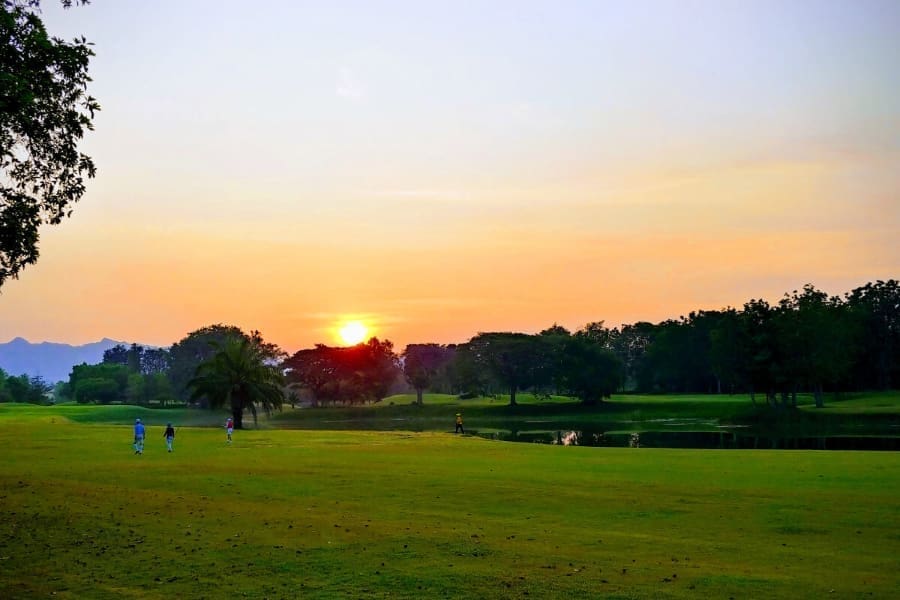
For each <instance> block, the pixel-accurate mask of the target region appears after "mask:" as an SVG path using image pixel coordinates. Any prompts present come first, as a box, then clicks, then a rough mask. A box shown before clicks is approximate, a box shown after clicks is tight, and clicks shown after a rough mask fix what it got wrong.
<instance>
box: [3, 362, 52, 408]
mask: <svg viewBox="0 0 900 600" xmlns="http://www.w3.org/2000/svg"><path fill="white" fill-rule="evenodd" d="M52 390H53V386H52V385H50V384H49V383H47V382H46V381H44V379H43V377H40V376H34V377H29V376H28V375H7V373H6V372H5V371H4V370H3V369H0V402H27V403H29V404H48V403H49V402H50V401H51V398H50V396H49V393H50V392H51V391H52Z"/></svg>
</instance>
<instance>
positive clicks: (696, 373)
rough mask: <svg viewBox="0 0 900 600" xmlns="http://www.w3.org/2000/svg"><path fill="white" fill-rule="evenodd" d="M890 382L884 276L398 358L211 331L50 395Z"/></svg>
mask: <svg viewBox="0 0 900 600" xmlns="http://www.w3.org/2000/svg"><path fill="white" fill-rule="evenodd" d="M0 379H3V378H0ZM12 379H15V381H14V382H12V383H10V381H11V380H12ZM404 379H405V382H404ZM26 383H28V385H30V386H31V388H30V389H35V390H37V389H43V388H42V385H43V386H44V387H46V384H42V382H40V381H30V380H28V378H27V377H26V378H24V379H23V378H22V377H19V378H5V379H3V381H2V382H0V399H3V398H7V399H22V398H35V399H36V398H37V397H38V394H37V393H36V392H24V391H21V390H23V389H24V387H23V386H24V385H25V384H26ZM898 383H900V283H898V282H897V281H895V280H889V281H877V282H875V283H869V284H866V285H865V286H862V287H859V288H857V289H854V290H853V291H851V292H849V293H847V294H845V295H844V296H843V297H836V296H828V295H827V294H825V293H824V292H822V291H820V290H818V289H816V288H815V287H813V286H812V285H807V286H805V287H804V288H803V289H802V290H799V291H794V292H791V293H789V294H785V295H784V297H783V298H782V299H781V301H779V302H778V303H776V304H769V303H768V302H766V301H765V300H750V301H749V302H747V303H746V304H744V306H743V308H742V309H735V308H726V309H722V310H717V311H698V312H692V313H690V314H689V315H688V316H687V317H681V318H680V319H670V320H666V321H663V322H660V323H656V324H653V323H648V322H638V323H634V324H628V325H623V326H622V327H617V328H607V327H606V326H605V325H604V323H603V322H602V321H598V322H594V323H589V324H587V325H585V326H584V327H583V328H581V329H580V330H578V331H575V332H570V331H568V330H567V329H565V328H563V327H560V326H559V325H553V326H552V327H549V328H548V329H545V330H544V331H541V332H540V333H537V334H526V333H515V332H488V333H479V334H478V335H476V336H474V337H473V338H472V339H470V340H469V341H468V342H466V343H463V344H451V345H441V344H435V343H421V344H410V345H408V346H407V347H406V348H405V349H404V351H403V352H402V353H400V354H399V355H398V354H397V353H396V352H395V351H394V346H393V344H392V343H391V342H390V341H389V340H379V339H378V338H374V337H373V338H371V339H370V340H369V341H368V342H364V343H360V344H357V345H355V346H350V347H332V346H326V345H323V344H318V345H316V346H315V347H313V348H309V349H304V350H300V351H299V352H296V353H294V354H293V355H291V356H287V355H286V354H285V353H284V352H282V351H281V350H280V349H279V348H278V346H276V345H274V344H271V343H268V342H266V341H264V340H263V338H262V335H261V334H260V333H259V332H258V331H253V332H251V333H249V334H246V333H244V332H243V331H242V330H241V329H239V328H237V327H233V326H228V325H221V324H218V325H210V326H208V327H203V328H201V329H198V330H196V331H193V332H191V333H189V334H188V335H187V336H185V337H184V338H183V339H181V340H180V341H178V342H176V343H175V344H173V345H172V347H171V348H169V349H160V348H145V347H142V346H139V345H136V344H132V345H131V346H130V347H128V346H124V345H119V346H116V347H114V348H111V349H109V350H107V351H106V352H105V353H104V357H103V362H102V363H100V364H97V365H86V364H83V365H78V366H76V367H74V368H73V370H72V373H71V375H70V377H69V381H68V382H66V383H65V384H64V385H63V386H62V387H61V389H60V390H58V395H61V396H63V397H64V398H69V399H73V400H76V401H78V402H93V403H111V402H123V403H124V402H127V403H134V404H144V405H160V406H165V405H167V404H170V403H173V402H176V403H185V404H194V405H198V406H200V407H221V406H226V407H228V408H229V410H231V411H232V414H233V415H234V417H235V420H236V422H237V423H238V424H240V423H241V418H240V415H242V414H243V413H244V411H250V412H251V414H253V416H254V418H255V416H256V409H257V407H259V408H262V409H263V410H265V411H267V412H268V411H269V410H271V409H273V408H279V407H280V406H281V403H282V402H283V401H284V400H285V399H287V400H288V401H289V402H291V404H296V403H297V402H298V401H299V400H300V399H301V398H305V399H307V400H308V402H309V403H310V404H311V405H313V406H323V405H353V404H365V403H371V402H379V401H381V400H382V399H384V398H385V397H387V396H388V395H390V394H391V393H395V392H396V391H398V386H401V387H402V386H405V387H404V389H405V390H414V391H415V392H416V399H417V402H418V403H419V404H421V403H422V402H423V396H424V393H425V392H442V393H452V394H457V395H459V396H460V397H462V398H468V397H474V396H483V395H499V394H504V395H506V396H508V398H509V403H510V404H512V405H515V404H516V403H517V395H518V394H519V393H520V392H523V391H527V392H530V393H532V394H537V395H545V396H546V395H550V394H554V395H563V396H569V397H572V398H577V399H578V400H580V401H581V402H582V403H584V404H588V405H590V404H597V403H600V402H602V401H603V400H604V399H605V398H609V397H610V396H611V395H612V394H613V393H616V392H641V393H738V392H741V393H750V394H751V397H752V398H753V401H754V402H756V399H757V397H759V398H761V401H763V402H766V403H768V404H769V405H772V406H793V405H796V403H797V394H798V393H800V392H808V393H812V394H814V396H815V399H816V403H817V405H819V406H821V405H822V403H823V402H824V400H823V393H824V392H825V391H826V390H828V391H845V390H846V391H850V390H869V389H889V388H893V387H896V386H897V385H898ZM4 384H5V385H4ZM10 390H15V391H14V393H13V392H10ZM45 393H46V390H45V391H44V392H41V394H40V395H43V394H45ZM29 394H30V395H29ZM19 401H22V400H19ZM27 401H30V400H27Z"/></svg>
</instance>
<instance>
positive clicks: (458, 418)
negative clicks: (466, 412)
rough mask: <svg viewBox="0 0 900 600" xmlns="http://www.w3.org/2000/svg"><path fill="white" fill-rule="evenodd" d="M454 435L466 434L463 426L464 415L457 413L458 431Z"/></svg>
mask: <svg viewBox="0 0 900 600" xmlns="http://www.w3.org/2000/svg"><path fill="white" fill-rule="evenodd" d="M453 433H462V434H465V433H466V432H465V430H464V429H463V426H462V415H461V414H460V413H456V431H454V432H453Z"/></svg>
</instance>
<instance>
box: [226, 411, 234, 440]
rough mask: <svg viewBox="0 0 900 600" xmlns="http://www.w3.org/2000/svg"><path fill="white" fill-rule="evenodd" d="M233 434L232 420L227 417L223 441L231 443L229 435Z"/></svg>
mask: <svg viewBox="0 0 900 600" xmlns="http://www.w3.org/2000/svg"><path fill="white" fill-rule="evenodd" d="M233 432H234V419H232V418H231V417H228V419H227V420H226V421H225V439H226V440H227V441H228V443H229V444H230V443H231V434H232V433H233Z"/></svg>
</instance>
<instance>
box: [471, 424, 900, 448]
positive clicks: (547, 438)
mask: <svg viewBox="0 0 900 600" xmlns="http://www.w3.org/2000/svg"><path fill="white" fill-rule="evenodd" d="M473 433H474V434H475V435H478V436H481V437H485V438H489V439H494V440H501V441H505V442H529V443H538V444H555V445H560V446H593V447H619V448H701V449H783V450H784V449H789V450H791V449H792V450H894V451H896V450H900V437H897V436H849V435H845V436H808V435H806V436H804V435H793V436H792V435H760V434H753V433H748V432H744V431H641V432H622V431H612V432H610V431H600V430H590V429H582V430H557V431H546V430H539V431H534V430H529V431H522V430H516V429H509V430H499V431H491V432H487V431H485V432H478V431H475V432H473Z"/></svg>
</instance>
